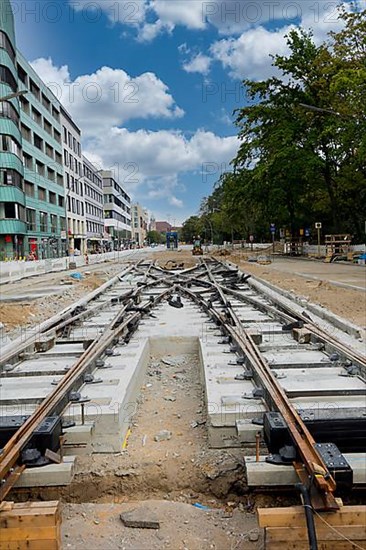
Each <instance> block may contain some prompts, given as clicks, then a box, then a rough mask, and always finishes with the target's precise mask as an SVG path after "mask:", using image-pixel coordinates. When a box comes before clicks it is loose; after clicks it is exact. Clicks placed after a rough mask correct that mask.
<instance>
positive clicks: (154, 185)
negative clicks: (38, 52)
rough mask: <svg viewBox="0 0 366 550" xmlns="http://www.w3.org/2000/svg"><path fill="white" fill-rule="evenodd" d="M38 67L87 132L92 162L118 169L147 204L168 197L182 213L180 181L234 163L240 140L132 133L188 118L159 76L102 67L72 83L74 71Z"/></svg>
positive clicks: (47, 62)
mask: <svg viewBox="0 0 366 550" xmlns="http://www.w3.org/2000/svg"><path fill="white" fill-rule="evenodd" d="M32 65H33V67H34V68H35V70H36V71H37V72H38V73H39V74H40V76H41V78H42V79H43V81H44V82H45V83H46V84H50V85H51V89H52V90H53V92H54V93H55V94H56V95H59V94H60V91H61V95H62V97H61V98H60V99H61V100H62V103H63V104H64V106H65V107H66V109H67V110H68V111H69V112H70V113H71V114H72V115H73V117H74V120H75V121H76V122H77V124H78V125H79V126H80V128H81V130H82V132H83V138H84V151H85V153H86V155H87V156H88V158H89V159H90V160H91V161H92V162H93V163H94V164H95V165H96V166H97V167H98V168H102V167H103V168H105V169H113V170H115V175H116V177H117V179H118V180H119V181H120V183H121V184H122V185H123V186H125V187H126V189H128V191H130V192H131V193H133V194H135V193H137V194H138V196H139V197H141V199H142V197H145V198H146V197H149V198H151V199H157V198H165V199H166V202H167V204H169V205H171V206H172V207H175V208H179V209H181V208H183V206H184V202H183V200H182V198H181V197H180V196H179V195H180V194H182V193H183V192H184V188H182V186H181V184H180V183H179V177H180V176H181V175H182V174H185V173H187V172H192V173H193V172H194V173H200V172H202V170H203V167H204V166H205V164H207V163H211V164H212V163H217V164H218V165H219V164H220V165H222V164H224V163H225V164H228V163H229V162H230V160H231V159H232V158H233V157H234V156H235V154H236V151H237V148H238V141H237V137H236V136H231V137H224V138H221V137H219V136H217V135H215V134H214V133H212V132H206V131H204V130H197V131H196V132H195V133H193V134H192V135H190V137H186V136H185V134H184V133H183V132H181V131H179V130H170V131H169V130H160V131H155V132H153V131H149V130H146V129H141V130H137V131H130V130H128V129H127V128H126V127H125V126H124V125H125V123H126V122H127V121H128V120H132V119H139V118H148V117H154V118H156V117H163V118H170V119H176V118H179V117H180V116H182V114H183V111H182V110H181V109H179V107H177V105H176V104H175V102H174V99H173V97H172V96H171V95H170V94H169V91H168V88H167V86H166V85H165V84H164V83H163V82H162V81H161V80H159V79H158V78H157V77H156V75H155V74H153V73H144V74H142V75H140V76H138V77H136V78H134V79H131V78H130V77H129V76H128V75H127V73H125V71H123V70H120V69H119V70H116V69H111V68H109V67H102V68H101V69H99V70H98V71H96V72H95V73H94V74H92V75H81V76H79V77H77V78H76V79H75V80H74V81H72V80H71V78H70V73H69V70H68V67H67V66H63V67H60V68H57V67H55V65H54V64H53V62H52V60H51V59H37V60H36V61H34V62H33V63H32ZM132 84H133V85H132ZM126 86H127V88H126ZM118 93H120V94H121V97H120V98H119V101H116V94H118ZM103 94H104V95H105V97H103ZM96 99H98V101H96ZM133 99H136V100H137V101H136V102H134V101H132V100H133ZM130 100H131V101H130Z"/></svg>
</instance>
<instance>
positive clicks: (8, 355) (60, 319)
mask: <svg viewBox="0 0 366 550" xmlns="http://www.w3.org/2000/svg"><path fill="white" fill-rule="evenodd" d="M133 267H134V266H133V265H131V266H129V267H128V268H126V269H124V270H123V271H122V272H121V273H119V274H118V275H115V276H114V277H112V278H111V279H109V281H106V282H105V283H104V284H103V285H101V286H100V287H98V288H97V289H95V290H93V291H92V292H90V293H89V294H88V295H87V296H86V297H84V298H82V299H81V300H78V301H77V302H75V303H74V304H72V305H71V306H67V307H66V308H65V309H63V310H62V311H61V312H60V313H57V314H56V315H54V316H53V317H51V318H50V319H47V320H46V321H44V323H42V324H41V325H40V326H39V328H38V331H37V333H36V334H32V335H31V336H29V337H28V338H26V339H25V340H22V341H21V342H20V343H19V344H18V345H17V341H15V342H13V343H12V345H11V347H10V349H9V351H7V352H5V355H3V354H2V355H0V366H2V365H5V364H6V363H7V362H8V361H11V359H12V358H13V357H14V356H15V355H18V354H19V353H22V352H23V351H24V350H26V349H27V348H28V347H29V346H31V345H32V344H35V343H36V342H37V341H38V340H39V337H40V336H41V335H44V334H45V333H47V332H49V331H51V330H57V329H58V328H59V327H60V326H61V325H62V324H63V323H65V317H67V316H69V315H71V317H70V318H69V320H71V321H72V319H73V316H72V314H73V312H74V311H75V310H76V308H77V307H80V306H82V305H85V304H88V303H90V302H92V301H93V300H94V299H96V298H98V296H100V295H101V294H103V292H105V291H106V290H107V289H108V288H110V287H111V286H113V285H115V284H116V283H117V282H118V280H120V279H119V278H120V277H124V276H125V275H127V273H129V272H130V271H132V269H133ZM14 346H16V347H15V349H14Z"/></svg>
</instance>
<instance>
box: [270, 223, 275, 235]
mask: <svg viewBox="0 0 366 550" xmlns="http://www.w3.org/2000/svg"><path fill="white" fill-rule="evenodd" d="M270 231H271V233H276V224H274V223H271V227H270Z"/></svg>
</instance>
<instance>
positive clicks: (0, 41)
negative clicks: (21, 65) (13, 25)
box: [0, 31, 15, 63]
mask: <svg viewBox="0 0 366 550" xmlns="http://www.w3.org/2000/svg"><path fill="white" fill-rule="evenodd" d="M0 48H3V49H4V50H6V51H7V52H8V54H9V57H10V59H11V60H12V62H13V63H15V51H14V48H13V46H12V43H11V42H10V40H9V38H8V37H7V35H6V34H5V33H4V32H3V31H0Z"/></svg>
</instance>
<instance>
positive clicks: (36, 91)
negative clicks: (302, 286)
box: [29, 78, 41, 101]
mask: <svg viewBox="0 0 366 550" xmlns="http://www.w3.org/2000/svg"><path fill="white" fill-rule="evenodd" d="M29 80H30V82H29V89H30V91H31V92H32V94H33V95H34V96H35V97H36V98H37V99H38V101H39V100H40V94H41V90H40V89H39V87H38V86H37V84H36V83H35V82H34V81H33V80H32V79H31V78H30V79H29Z"/></svg>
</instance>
